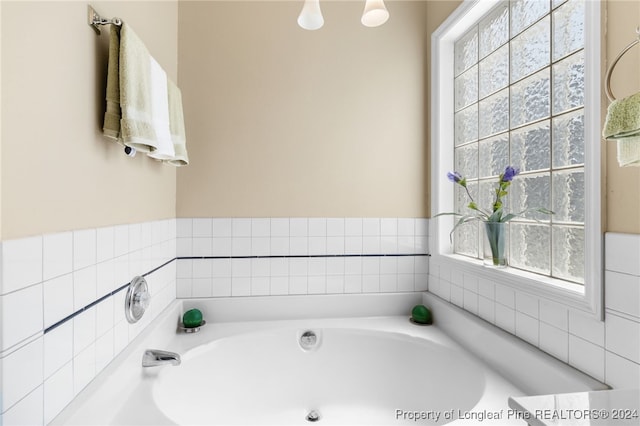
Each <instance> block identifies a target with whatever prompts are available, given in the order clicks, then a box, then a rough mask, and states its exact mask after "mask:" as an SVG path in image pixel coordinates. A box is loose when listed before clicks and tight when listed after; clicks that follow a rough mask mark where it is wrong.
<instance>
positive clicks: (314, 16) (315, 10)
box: [298, 0, 324, 30]
mask: <svg viewBox="0 0 640 426" xmlns="http://www.w3.org/2000/svg"><path fill="white" fill-rule="evenodd" d="M298 25H300V26H301V27H302V28H304V29H305V30H317V29H319V28H322V26H323V25H324V18H323V17H322V11H321V10H320V0H304V6H302V11H301V12H300V15H299V16H298Z"/></svg>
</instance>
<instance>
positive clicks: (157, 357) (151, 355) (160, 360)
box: [142, 349, 180, 367]
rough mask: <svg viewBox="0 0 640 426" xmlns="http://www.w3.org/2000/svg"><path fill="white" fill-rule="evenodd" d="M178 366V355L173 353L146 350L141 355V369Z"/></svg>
mask: <svg viewBox="0 0 640 426" xmlns="http://www.w3.org/2000/svg"><path fill="white" fill-rule="evenodd" d="M166 364H171V365H180V355H179V354H177V353H175V352H169V351H161V350H158V349H147V350H146V351H144V355H142V366H143V367H156V366H158V365H166Z"/></svg>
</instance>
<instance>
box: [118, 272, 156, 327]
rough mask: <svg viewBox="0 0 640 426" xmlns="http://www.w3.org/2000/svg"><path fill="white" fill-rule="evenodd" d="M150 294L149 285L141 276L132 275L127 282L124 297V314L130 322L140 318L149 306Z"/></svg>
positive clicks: (132, 322)
mask: <svg viewBox="0 0 640 426" xmlns="http://www.w3.org/2000/svg"><path fill="white" fill-rule="evenodd" d="M150 302H151V295H150V294H149V286H148V285H147V281H146V280H145V279H144V278H143V277H134V278H133V279H132V280H131V283H129V289H128V290H127V296H126V297H125V299H124V314H125V316H126V317H127V321H129V323H130V324H134V323H136V322H138V321H139V320H140V318H142V315H144V311H146V310H147V308H148V307H149V303H150Z"/></svg>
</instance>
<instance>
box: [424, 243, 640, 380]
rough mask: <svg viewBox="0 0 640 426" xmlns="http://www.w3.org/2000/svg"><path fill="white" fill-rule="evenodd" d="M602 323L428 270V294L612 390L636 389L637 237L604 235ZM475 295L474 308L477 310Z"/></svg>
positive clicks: (639, 334) (639, 324) (639, 337)
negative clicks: (459, 308) (593, 378)
mask: <svg viewBox="0 0 640 426" xmlns="http://www.w3.org/2000/svg"><path fill="white" fill-rule="evenodd" d="M604 275H605V321H604V322H603V321H598V320H596V319H595V318H593V317H592V316H589V315H586V314H584V313H582V312H580V311H576V310H571V309H569V308H567V307H565V306H563V305H560V304H558V303H555V302H554V301H552V300H547V299H541V298H538V297H536V296H532V295H531V294H527V293H524V292H517V291H515V290H514V289H512V288H509V287H505V286H503V285H500V284H494V283H491V282H487V281H486V280H483V279H480V280H479V281H477V285H476V281H475V278H476V277H473V276H468V275H467V274H465V273H462V272H460V271H452V270H450V268H449V267H448V266H445V265H438V264H435V263H432V264H431V268H430V272H429V291H430V292H432V293H434V294H436V295H438V296H439V297H441V298H443V299H445V300H447V301H449V302H451V303H453V304H455V305H457V306H460V307H462V308H464V309H466V310H467V311H469V312H471V313H474V314H476V315H478V316H479V317H481V318H482V319H484V320H486V321H488V322H490V323H492V324H495V325H496V326H498V327H500V328H502V329H504V330H506V331H508V332H510V333H512V334H515V335H516V336H518V337H520V338H521V339H523V340H525V341H527V342H529V343H530V344H532V345H534V346H537V347H538V348H540V349H541V350H543V351H545V352H547V353H549V354H551V355H553V356H554V357H556V358H558V359H560V360H561V361H563V362H567V363H569V364H570V365H572V366H573V367H575V368H577V369H579V370H582V371H583V372H585V373H587V374H589V375H591V376H592V377H595V378H596V379H598V380H601V381H603V382H605V383H607V384H608V385H610V386H612V387H614V388H630V387H633V388H637V387H639V386H640V235H631V234H616V233H607V234H606V235H605V274H604ZM476 293H477V296H479V297H477V305H476Z"/></svg>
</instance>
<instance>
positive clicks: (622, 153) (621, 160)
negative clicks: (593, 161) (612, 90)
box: [602, 93, 640, 167]
mask: <svg viewBox="0 0 640 426" xmlns="http://www.w3.org/2000/svg"><path fill="white" fill-rule="evenodd" d="M602 135H603V136H604V138H605V139H609V140H614V141H617V142H618V164H619V165H620V167H624V166H640V93H636V94H635V95H631V96H629V97H626V98H624V99H620V100H617V99H616V100H614V101H613V102H611V104H610V105H609V108H608V110H607V118H606V120H605V123H604V130H603V131H602Z"/></svg>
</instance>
